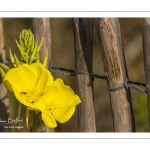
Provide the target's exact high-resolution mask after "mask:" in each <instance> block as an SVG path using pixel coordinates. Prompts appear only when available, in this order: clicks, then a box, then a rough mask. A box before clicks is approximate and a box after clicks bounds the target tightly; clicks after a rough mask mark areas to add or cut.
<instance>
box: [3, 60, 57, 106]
mask: <svg viewBox="0 0 150 150" xmlns="http://www.w3.org/2000/svg"><path fill="white" fill-rule="evenodd" d="M53 82H54V79H53V76H52V75H51V73H50V72H49V71H48V70H47V69H46V68H45V67H44V66H43V65H42V64H41V63H33V64H31V65H28V64H23V65H21V66H19V67H18V68H13V69H10V70H9V71H8V72H7V73H6V75H5V77H4V79H3V83H4V85H5V87H6V88H7V89H8V90H9V91H11V92H14V95H15V96H16V98H17V99H18V101H20V103H22V104H24V105H26V106H31V105H32V104H33V102H35V101H36V100H37V99H38V98H39V97H40V96H42V95H43V94H44V93H45V92H46V90H48V88H49V86H50V85H51V84H52V83H53Z"/></svg>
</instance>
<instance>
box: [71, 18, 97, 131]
mask: <svg viewBox="0 0 150 150" xmlns="http://www.w3.org/2000/svg"><path fill="white" fill-rule="evenodd" d="M73 28H74V43H75V61H76V70H84V71H88V72H92V42H91V41H92V35H91V25H90V19H88V18H86V19H83V18H75V19H73ZM77 81H78V89H79V96H80V98H81V104H80V105H79V131H80V132H96V126H95V113H94V104H93V80H92V79H91V77H89V76H88V75H77Z"/></svg>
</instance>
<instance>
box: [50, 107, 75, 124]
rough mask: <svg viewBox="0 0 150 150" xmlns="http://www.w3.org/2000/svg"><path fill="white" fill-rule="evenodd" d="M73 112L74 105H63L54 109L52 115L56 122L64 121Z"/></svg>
mask: <svg viewBox="0 0 150 150" xmlns="http://www.w3.org/2000/svg"><path fill="white" fill-rule="evenodd" d="M74 112H75V106H72V107H63V108H58V109H57V110H56V111H54V112H53V115H54V117H55V119H56V120H57V121H58V122H60V123H64V122H66V121H68V120H69V119H70V118H71V117H72V115H73V114H74Z"/></svg>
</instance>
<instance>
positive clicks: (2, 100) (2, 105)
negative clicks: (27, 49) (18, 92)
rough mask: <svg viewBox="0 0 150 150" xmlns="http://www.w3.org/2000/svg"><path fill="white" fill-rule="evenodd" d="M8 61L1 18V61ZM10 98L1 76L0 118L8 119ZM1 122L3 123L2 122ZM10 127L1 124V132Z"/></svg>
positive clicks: (0, 19)
mask: <svg viewBox="0 0 150 150" xmlns="http://www.w3.org/2000/svg"><path fill="white" fill-rule="evenodd" d="M5 61H6V56H5V50H4V33H3V20H2V18H0V62H1V63H4V62H5ZM8 107H9V100H8V96H7V90H6V88H5V87H4V85H3V83H2V78H1V76H0V118H1V119H2V120H7V119H8V117H9V114H8ZM0 124H1V123H0ZM8 131H9V129H7V128H4V125H0V132H8Z"/></svg>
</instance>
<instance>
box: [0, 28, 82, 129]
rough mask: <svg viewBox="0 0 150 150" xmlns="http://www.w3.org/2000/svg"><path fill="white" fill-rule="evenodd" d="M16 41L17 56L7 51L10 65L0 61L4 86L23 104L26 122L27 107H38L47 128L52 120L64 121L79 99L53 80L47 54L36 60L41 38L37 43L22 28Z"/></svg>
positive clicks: (62, 83) (29, 33)
mask: <svg viewBox="0 0 150 150" xmlns="http://www.w3.org/2000/svg"><path fill="white" fill-rule="evenodd" d="M17 45H18V48H19V50H20V54H21V57H20V59H18V58H17V57H16V55H14V56H13V55H12V53H11V51H10V58H11V63H12V68H9V67H8V66H6V65H4V64H0V66H1V67H0V72H1V75H2V77H3V84H4V86H5V87H6V88H7V89H8V90H9V91H10V92H13V93H14V95H15V97H16V99H17V100H18V101H19V102H20V103H22V104H24V105H25V106H27V111H26V112H27V113H26V120H27V125H28V119H29V112H30V110H35V111H40V112H41V118H42V120H43V122H44V123H45V124H46V125H47V126H48V127H50V128H54V127H56V126H57V123H56V121H58V122H60V123H64V122H66V121H68V120H69V119H70V118H71V116H72V115H73V114H74V112H75V108H76V105H78V104H79V103H80V102H81V100H80V98H79V97H78V96H77V95H76V94H75V93H74V91H73V90H72V89H71V88H70V87H69V86H67V85H65V84H64V82H63V80H62V79H60V78H58V79H56V80H54V78H53V76H52V74H51V73H50V71H49V70H47V69H46V68H45V66H46V62H47V55H46V56H45V59H44V62H43V63H41V62H40V59H39V53H38V52H39V49H40V47H41V46H42V41H41V43H40V44H39V45H38V42H37V43H36V44H35V43H34V36H33V34H32V32H31V31H30V30H23V31H22V33H21V34H20V45H19V44H18V42H17ZM2 68H3V69H2ZM4 70H5V71H4ZM5 72H6V73H5Z"/></svg>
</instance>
